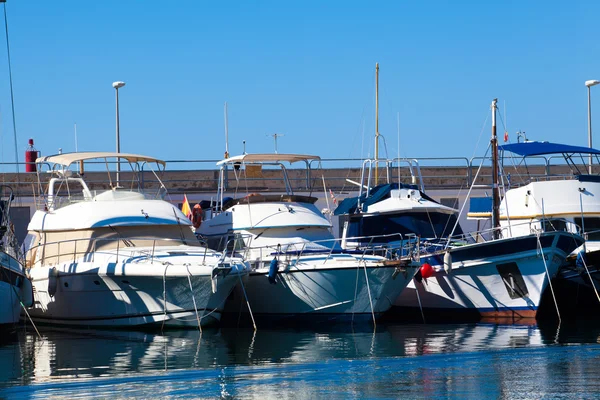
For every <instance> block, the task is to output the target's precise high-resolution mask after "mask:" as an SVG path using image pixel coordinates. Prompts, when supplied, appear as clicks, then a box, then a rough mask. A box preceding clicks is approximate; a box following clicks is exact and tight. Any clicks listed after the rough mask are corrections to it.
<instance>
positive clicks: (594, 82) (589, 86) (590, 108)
mask: <svg viewBox="0 0 600 400" xmlns="http://www.w3.org/2000/svg"><path fill="white" fill-rule="evenodd" d="M599 83H600V81H596V80H591V81H585V86H587V88H588V146H589V147H590V148H592V96H591V95H592V90H591V88H592V86H595V85H597V84H599ZM588 162H589V165H588V173H589V174H590V175H591V174H592V155H591V154H590V155H589V159H588Z"/></svg>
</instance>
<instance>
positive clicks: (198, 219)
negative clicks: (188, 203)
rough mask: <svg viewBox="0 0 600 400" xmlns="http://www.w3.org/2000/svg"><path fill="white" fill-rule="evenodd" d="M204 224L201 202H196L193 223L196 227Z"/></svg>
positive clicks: (193, 209) (193, 210)
mask: <svg viewBox="0 0 600 400" xmlns="http://www.w3.org/2000/svg"><path fill="white" fill-rule="evenodd" d="M201 224H202V207H201V206H200V204H196V205H195V206H194V208H192V225H193V226H194V229H198V228H200V225H201Z"/></svg>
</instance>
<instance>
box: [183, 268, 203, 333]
mask: <svg viewBox="0 0 600 400" xmlns="http://www.w3.org/2000/svg"><path fill="white" fill-rule="evenodd" d="M185 268H186V269H187V272H188V277H187V278H188V282H189V284H190V292H191V293H192V302H193V303H194V311H195V312H196V321H198V329H199V330H200V333H202V325H201V324H200V316H199V315H198V307H197V306H196V295H195V294H194V288H193V287H192V273H191V272H190V268H189V264H188V265H186V266H185Z"/></svg>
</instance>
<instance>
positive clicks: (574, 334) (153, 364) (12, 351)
mask: <svg viewBox="0 0 600 400" xmlns="http://www.w3.org/2000/svg"><path fill="white" fill-rule="evenodd" d="M599 335H600V325H599V324H597V323H591V322H579V323H569V324H563V325H562V326H561V327H560V329H559V328H558V327H557V326H556V325H548V326H518V325H494V324H468V325H417V324H415V325H386V326H379V327H378V329H377V330H376V331H375V332H373V331H372V330H363V331H356V330H355V331H353V330H351V329H349V328H346V327H344V328H340V329H336V328H335V327H333V328H327V329H312V330H297V329H259V330H258V331H256V332H254V331H253V330H248V329H221V330H213V331H205V332H204V333H203V334H200V333H199V332H198V331H194V330H187V331H168V332H164V333H163V334H159V333H147V332H136V331H107V330H64V331H63V330H54V329H50V330H45V331H42V338H39V337H37V336H36V335H35V334H34V333H33V332H24V331H21V332H19V333H18V334H17V335H16V336H15V337H14V338H13V339H12V340H11V341H9V342H7V343H3V344H1V345H0V385H2V386H10V385H15V384H30V383H40V382H46V381H50V380H55V379H57V378H59V379H65V380H76V379H81V378H93V377H110V376H123V375H125V374H136V373H150V372H164V371H170V370H182V369H183V370H186V369H194V370H195V369H215V368H219V367H228V366H240V365H241V366H244V365H247V366H252V365H273V364H287V363H319V362H323V361H329V360H333V359H353V360H354V359H372V358H385V357H405V356H421V355H430V354H441V353H460V352H476V351H484V350H500V349H506V348H519V347H533V346H543V345H548V344H554V343H596V342H598V337H599Z"/></svg>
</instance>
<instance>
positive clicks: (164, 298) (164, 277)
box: [160, 264, 169, 332]
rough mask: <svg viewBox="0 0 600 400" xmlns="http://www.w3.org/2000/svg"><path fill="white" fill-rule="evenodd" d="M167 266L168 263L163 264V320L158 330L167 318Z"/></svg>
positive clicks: (161, 329) (162, 326)
mask: <svg viewBox="0 0 600 400" xmlns="http://www.w3.org/2000/svg"><path fill="white" fill-rule="evenodd" d="M167 268H169V265H168V264H167V265H165V272H164V273H163V312H164V314H163V315H164V316H163V320H162V325H161V326H160V331H161V332H162V331H163V329H164V327H165V320H166V319H167Z"/></svg>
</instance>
